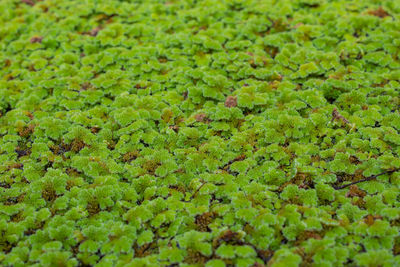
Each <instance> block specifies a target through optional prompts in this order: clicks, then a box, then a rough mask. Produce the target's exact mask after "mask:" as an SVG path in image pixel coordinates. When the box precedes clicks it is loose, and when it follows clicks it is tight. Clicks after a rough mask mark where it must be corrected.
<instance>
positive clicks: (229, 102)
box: [225, 96, 237, 108]
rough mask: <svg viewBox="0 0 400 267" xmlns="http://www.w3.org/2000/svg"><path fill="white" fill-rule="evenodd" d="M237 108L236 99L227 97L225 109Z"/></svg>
mask: <svg viewBox="0 0 400 267" xmlns="http://www.w3.org/2000/svg"><path fill="white" fill-rule="evenodd" d="M236 106H237V98H236V96H228V97H227V98H226V100H225V107H227V108H233V107H236Z"/></svg>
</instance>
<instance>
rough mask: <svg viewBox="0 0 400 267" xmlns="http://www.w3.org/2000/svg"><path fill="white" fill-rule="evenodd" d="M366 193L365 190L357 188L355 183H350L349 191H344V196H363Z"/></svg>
mask: <svg viewBox="0 0 400 267" xmlns="http://www.w3.org/2000/svg"><path fill="white" fill-rule="evenodd" d="M366 194H367V193H365V191H363V190H361V189H360V188H358V186H356V185H351V186H350V188H349V191H348V192H347V193H346V197H361V198H363V197H365V195H366Z"/></svg>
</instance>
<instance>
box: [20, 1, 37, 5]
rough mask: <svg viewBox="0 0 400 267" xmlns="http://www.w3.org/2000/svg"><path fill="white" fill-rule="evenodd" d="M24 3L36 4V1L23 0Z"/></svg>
mask: <svg viewBox="0 0 400 267" xmlns="http://www.w3.org/2000/svg"><path fill="white" fill-rule="evenodd" d="M21 2H22V3H24V4H27V5H29V6H34V5H35V2H34V1H33V0H21Z"/></svg>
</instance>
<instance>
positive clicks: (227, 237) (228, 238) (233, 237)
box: [213, 230, 242, 248]
mask: <svg viewBox="0 0 400 267" xmlns="http://www.w3.org/2000/svg"><path fill="white" fill-rule="evenodd" d="M222 242H226V243H228V244H232V245H235V244H241V243H242V242H241V241H240V235H239V233H236V232H233V231H232V230H226V231H224V232H222V233H221V234H220V235H219V237H217V238H215V239H214V240H213V247H214V248H217V247H219V245H220V244H221V243H222Z"/></svg>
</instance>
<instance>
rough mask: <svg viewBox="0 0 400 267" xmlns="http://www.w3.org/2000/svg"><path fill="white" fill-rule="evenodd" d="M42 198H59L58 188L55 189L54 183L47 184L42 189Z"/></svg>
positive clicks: (49, 199)
mask: <svg viewBox="0 0 400 267" xmlns="http://www.w3.org/2000/svg"><path fill="white" fill-rule="evenodd" d="M42 198H43V199H44V200H46V201H53V200H54V199H56V198H57V195H56V190H54V188H53V186H52V185H45V188H44V189H43V191H42Z"/></svg>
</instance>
